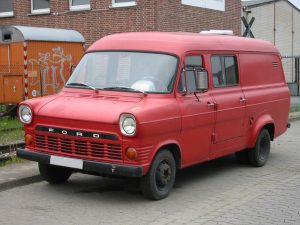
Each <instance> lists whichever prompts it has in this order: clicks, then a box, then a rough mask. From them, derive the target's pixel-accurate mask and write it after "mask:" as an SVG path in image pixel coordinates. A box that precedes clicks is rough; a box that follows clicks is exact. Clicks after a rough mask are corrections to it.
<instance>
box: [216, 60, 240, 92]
mask: <svg viewBox="0 0 300 225" xmlns="http://www.w3.org/2000/svg"><path fill="white" fill-rule="evenodd" d="M211 65H212V74H213V82H214V87H230V86H236V85H238V84H239V76H238V69H237V61H236V57H235V56H213V57H212V58H211Z"/></svg>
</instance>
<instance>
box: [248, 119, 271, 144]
mask: <svg viewBox="0 0 300 225" xmlns="http://www.w3.org/2000/svg"><path fill="white" fill-rule="evenodd" d="M262 129H266V130H268V132H269V134H270V138H271V141H273V140H274V135H275V122H274V120H273V118H272V117H271V115H269V114H264V115H262V116H260V117H259V118H258V119H257V120H256V122H255V123H254V126H253V128H252V131H251V133H250V138H249V140H250V141H249V143H248V147H249V148H252V147H254V146H255V143H256V140H257V137H258V135H259V133H260V131H261V130H262Z"/></svg>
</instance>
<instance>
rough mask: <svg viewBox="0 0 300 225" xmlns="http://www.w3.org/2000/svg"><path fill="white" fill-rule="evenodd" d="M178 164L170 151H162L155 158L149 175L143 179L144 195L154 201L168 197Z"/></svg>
mask: <svg viewBox="0 0 300 225" xmlns="http://www.w3.org/2000/svg"><path fill="white" fill-rule="evenodd" d="M175 176H176V164H175V159H174V156H173V154H172V153H171V152H170V151H169V150H166V149H164V150H161V151H160V152H159V153H158V154H157V155H156V156H155V158H154V160H153V162H152V165H151V167H150V170H149V172H148V174H147V175H146V176H144V177H142V178H141V189H142V192H143V194H144V195H145V196H146V197H148V198H150V199H153V200H160V199H163V198H165V197H167V196H168V195H169V193H170V191H171V190H172V188H173V185H174V182H175Z"/></svg>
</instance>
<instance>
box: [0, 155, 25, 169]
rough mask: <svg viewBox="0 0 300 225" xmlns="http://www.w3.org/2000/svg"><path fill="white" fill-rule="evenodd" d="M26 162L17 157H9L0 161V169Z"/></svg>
mask: <svg viewBox="0 0 300 225" xmlns="http://www.w3.org/2000/svg"><path fill="white" fill-rule="evenodd" d="M23 162H26V160H25V159H21V158H19V157H18V156H11V157H9V158H7V159H3V160H0V167H3V166H7V165H10V164H13V163H23Z"/></svg>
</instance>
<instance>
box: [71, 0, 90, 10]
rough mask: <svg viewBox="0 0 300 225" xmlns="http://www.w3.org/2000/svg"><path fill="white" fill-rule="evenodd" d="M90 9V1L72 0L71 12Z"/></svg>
mask: <svg viewBox="0 0 300 225" xmlns="http://www.w3.org/2000/svg"><path fill="white" fill-rule="evenodd" d="M90 9H91V1H90V0H70V10H71V11H80V10H90Z"/></svg>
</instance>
